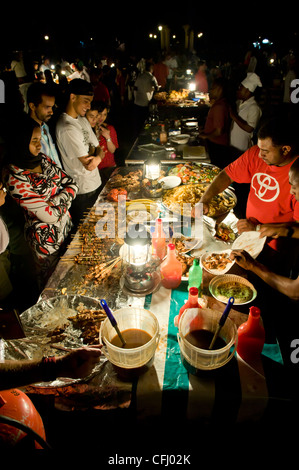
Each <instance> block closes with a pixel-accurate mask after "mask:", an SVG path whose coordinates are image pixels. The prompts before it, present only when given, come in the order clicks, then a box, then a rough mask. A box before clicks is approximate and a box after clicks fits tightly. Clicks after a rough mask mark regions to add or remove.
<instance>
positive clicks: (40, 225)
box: [0, 53, 299, 311]
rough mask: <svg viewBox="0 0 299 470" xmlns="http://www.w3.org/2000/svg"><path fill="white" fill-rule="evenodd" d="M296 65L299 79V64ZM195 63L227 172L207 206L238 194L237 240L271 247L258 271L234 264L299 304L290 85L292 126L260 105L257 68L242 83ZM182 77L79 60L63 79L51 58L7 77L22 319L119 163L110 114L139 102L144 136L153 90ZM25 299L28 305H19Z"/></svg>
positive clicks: (6, 299) (11, 231)
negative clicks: (256, 234) (263, 239)
mask: <svg viewBox="0 0 299 470" xmlns="http://www.w3.org/2000/svg"><path fill="white" fill-rule="evenodd" d="M193 59H194V58H193ZM288 63H289V69H288V70H292V73H293V74H292V77H294V76H296V74H295V75H294V73H295V72H294V70H295V68H294V58H293V57H292V58H291V60H289V62H288ZM195 64H196V66H195V67H194V77H195V81H196V87H197V88H196V89H197V91H199V92H203V93H207V92H208V93H209V96H210V107H209V111H208V114H207V117H206V120H205V125H204V126H203V128H202V129H200V132H199V138H200V139H201V140H202V141H203V142H204V144H205V146H206V149H207V152H208V154H209V157H210V159H211V162H212V163H214V164H216V165H217V166H219V167H220V168H221V169H222V171H221V173H220V174H219V176H218V177H217V178H216V179H215V180H214V182H213V183H212V184H211V186H210V187H209V189H208V190H207V192H206V193H205V195H204V197H203V199H202V201H201V202H202V203H203V204H204V207H205V206H206V204H208V203H209V201H210V200H211V198H212V197H214V196H215V195H216V194H218V193H219V192H221V191H223V190H224V189H225V188H226V187H227V186H229V185H231V184H232V185H235V188H236V191H237V192H238V191H239V193H238V194H240V199H239V200H240V201H243V202H244V213H245V215H244V217H243V218H242V217H241V218H240V220H239V223H238V229H239V232H240V233H242V232H243V231H248V230H255V229H256V230H259V231H260V233H261V236H267V237H268V242H267V250H268V249H269V250H271V251H270V252H269V253H271V255H270V256H269V257H267V256H265V258H264V259H262V260H258V261H257V260H253V259H252V258H251V257H250V256H249V255H248V254H247V253H244V252H233V254H232V256H234V257H235V259H236V262H237V263H238V264H240V265H241V266H242V267H244V268H245V269H247V270H249V271H252V272H254V273H255V274H257V276H258V277H259V278H260V279H262V280H263V281H264V282H265V283H266V284H267V285H269V286H270V287H272V288H274V289H275V290H277V291H278V292H280V293H282V294H283V295H285V296H286V297H288V298H291V299H292V300H294V301H297V300H298V297H299V296H298V291H299V290H298V287H299V286H298V279H299V277H298V278H296V269H298V263H297V261H298V259H297V251H296V250H297V249H298V246H297V240H298V238H299V231H298V227H297V224H298V222H299V212H298V211H299V206H298V204H299V203H298V201H299V193H298V187H299V169H298V167H299V165H298V160H297V156H298V144H297V130H296V121H295V120H294V121H293V120H292V117H293V109H294V106H292V104H291V103H290V93H291V81H290V80H287V81H286V83H285V86H287V87H288V90H286V89H284V93H283V100H282V104H285V105H286V112H284V113H283V119H281V109H282V108H281V107H280V106H279V107H278V108H277V109H278V110H279V112H278V113H276V114H279V116H276V117H275V116H274V117H273V119H267V117H268V116H267V113H265V110H264V109H263V107H262V106H261V104H260V103H259V101H258V99H257V97H256V91H258V90H259V89H260V90H261V89H264V88H265V83H264V77H263V76H260V75H259V73H258V72H259V69H258V67H257V65H256V63H255V62H254V61H252V60H251V61H250V60H249V61H248V63H247V64H246V65H245V64H242V65H243V66H242V68H241V72H238V73H237V74H236V75H232V74H231V67H227V66H225V67H213V68H212V67H211V68H210V70H208V67H207V63H206V62H205V61H202V60H197V61H195ZM179 68H180V61H179V58H178V57H176V56H175V55H174V54H168V53H167V54H165V55H164V56H163V57H162V56H159V57H156V58H155V59H153V58H150V59H149V60H145V59H140V60H139V61H136V60H135V61H130V62H128V64H127V67H125V72H124V70H123V69H121V67H119V66H118V65H117V64H116V65H115V67H112V66H111V63H109V60H105V61H102V62H101V63H99V64H97V66H95V65H94V64H93V66H90V67H87V66H85V65H84V64H83V62H82V61H80V60H78V61H76V62H74V64H72V65H70V64H69V63H68V62H67V61H65V60H61V61H60V62H59V63H58V64H56V65H55V67H54V69H53V68H51V65H50V59H49V58H48V57H44V58H43V60H42V62H41V63H40V64H39V63H34V64H32V74H28V71H26V68H25V65H24V62H23V60H22V56H21V55H20V54H19V55H18V57H16V58H15V59H14V60H13V61H12V62H11V64H10V67H6V69H5V70H3V71H2V75H1V76H2V77H3V80H4V82H5V91H6V102H5V107H4V106H3V108H2V109H1V129H0V138H1V148H2V152H1V162H0V163H1V175H2V176H1V182H0V205H1V217H0V274H1V275H0V307H1V308H17V309H19V310H20V311H22V310H24V309H26V308H28V307H29V306H31V305H32V304H34V303H35V301H36V300H37V298H38V295H39V293H40V292H41V290H42V289H43V287H44V286H45V284H46V282H47V280H48V278H49V276H50V275H51V273H52V272H53V269H54V268H55V266H56V264H57V262H58V260H59V258H60V257H61V255H62V254H63V252H64V250H65V249H66V246H67V244H68V242H69V239H70V236H71V234H72V233H73V232H75V231H76V229H77V227H78V224H79V223H80V220H82V218H83V216H84V214H85V213H86V211H87V210H88V209H89V208H90V207H92V206H93V204H94V203H95V201H96V199H97V198H98V196H99V194H100V192H101V190H102V188H103V186H104V185H105V183H106V182H107V180H108V179H109V177H110V175H111V172H112V171H113V170H114V169H115V167H116V166H117V165H119V164H120V163H119V161H118V159H117V150H118V149H119V146H120V144H119V139H118V132H119V130H118V129H117V126H116V125H115V124H114V123H113V119H112V123H111V121H110V120H109V116H112V117H115V116H116V115H117V110H118V109H119V106H122V105H126V104H128V103H131V104H132V105H133V108H134V126H132V129H133V130H132V132H133V133H134V132H136V129H137V131H138V130H139V129H140V126H142V125H143V123H144V121H145V120H146V118H147V113H148V109H149V104H150V103H151V102H152V100H153V97H154V92H155V91H157V90H165V91H170V90H171V89H174V88H175V87H176V86H177V72H178V70H179ZM228 70H230V72H229V73H228ZM238 70H239V69H238ZM232 89H233V90H235V91H236V94H232ZM0 106H1V105H0ZM283 109H284V108H283ZM290 110H291V112H290ZM274 114H275V113H274ZM288 118H291V119H288ZM115 122H117V119H116V120H115ZM243 186H245V187H246V188H247V189H246V191H245V196H244V193H242V189H240V188H243ZM291 249H292V250H294V251H292V253H291V252H290V250H291ZM267 250H266V255H267V254H268V252H267ZM295 253H296V256H295ZM263 262H264V264H263ZM297 276H298V272H297ZM16 290H17V292H18V293H21V295H17V296H16V295H15V292H16Z"/></svg>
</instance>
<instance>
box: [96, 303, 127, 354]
mask: <svg viewBox="0 0 299 470" xmlns="http://www.w3.org/2000/svg"><path fill="white" fill-rule="evenodd" d="M100 304H101V305H102V307H103V309H104V310H105V312H106V314H107V317H108V318H109V320H110V323H111V325H112V326H113V328H115V331H116V333H117V334H118V336H119V339H120V340H121V342H122V347H124V346H125V345H126V342H125V340H124V338H123V335H122V334H121V332H120V331H119V328H118V326H117V322H116V320H115V318H114V316H113V314H112V312H111V310H110V308H109V307H108V305H107V302H106V300H104V299H101V300H100Z"/></svg>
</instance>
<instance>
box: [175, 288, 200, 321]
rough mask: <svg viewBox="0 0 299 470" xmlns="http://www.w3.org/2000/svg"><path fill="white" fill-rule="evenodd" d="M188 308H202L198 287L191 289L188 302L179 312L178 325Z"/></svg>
mask: <svg viewBox="0 0 299 470" xmlns="http://www.w3.org/2000/svg"><path fill="white" fill-rule="evenodd" d="M187 308H201V306H200V305H199V303H198V289H197V287H190V289H189V296H188V300H187V302H186V303H185V304H184V305H183V306H182V307H181V308H180V311H179V318H178V323H179V321H180V318H181V316H182V315H183V313H184V311H185V310H186V309H187Z"/></svg>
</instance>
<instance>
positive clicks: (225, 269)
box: [200, 250, 235, 275]
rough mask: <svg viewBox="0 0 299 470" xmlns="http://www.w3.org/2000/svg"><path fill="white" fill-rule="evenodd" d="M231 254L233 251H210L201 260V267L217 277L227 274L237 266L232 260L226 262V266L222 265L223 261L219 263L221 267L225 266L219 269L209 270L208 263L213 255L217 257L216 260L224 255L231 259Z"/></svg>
mask: <svg viewBox="0 0 299 470" xmlns="http://www.w3.org/2000/svg"><path fill="white" fill-rule="evenodd" d="M230 253H231V250H222V251H209V252H207V253H204V254H203V255H202V256H201V258H200V263H201V266H202V268H204V269H205V270H206V271H208V272H209V273H211V274H215V275H221V274H225V273H227V272H228V271H229V270H230V269H231V268H232V266H233V265H234V264H235V260H230V262H225V263H224V264H223V263H221V261H219V266H223V268H221V267H219V268H218V269H216V268H215V269H214V268H208V267H207V266H206V262H207V261H208V260H209V257H211V256H212V255H216V256H215V257H214V258H216V257H218V256H221V255H224V256H226V257H227V258H229V255H230Z"/></svg>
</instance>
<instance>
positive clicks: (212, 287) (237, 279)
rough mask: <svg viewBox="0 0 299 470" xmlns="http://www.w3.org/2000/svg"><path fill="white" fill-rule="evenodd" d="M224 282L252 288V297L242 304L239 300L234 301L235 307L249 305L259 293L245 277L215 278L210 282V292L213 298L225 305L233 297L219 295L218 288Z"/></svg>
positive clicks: (224, 276) (225, 275)
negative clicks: (237, 283)
mask: <svg viewBox="0 0 299 470" xmlns="http://www.w3.org/2000/svg"><path fill="white" fill-rule="evenodd" d="M224 282H239V283H240V284H243V285H244V286H247V287H250V289H251V290H252V297H251V298H250V299H249V300H246V301H244V302H242V301H240V300H239V299H237V298H235V301H234V304H235V305H245V304H249V303H250V302H252V301H253V300H254V299H255V298H256V296H257V291H256V290H255V288H254V286H253V285H252V284H251V282H249V281H248V280H247V279H245V278H244V277H241V276H237V275H235V274H223V275H222V276H217V277H214V278H213V279H212V280H211V281H210V284H209V290H210V292H211V294H212V296H213V297H214V298H215V299H216V300H219V301H220V302H223V303H224V304H226V303H227V302H228V299H229V297H231V295H229V296H228V297H226V296H225V297H224V296H221V295H217V291H216V289H217V287H218V286H220V284H222V283H224Z"/></svg>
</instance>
